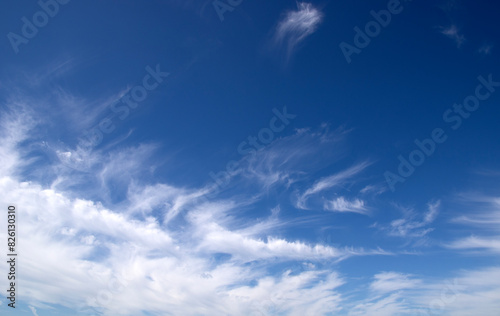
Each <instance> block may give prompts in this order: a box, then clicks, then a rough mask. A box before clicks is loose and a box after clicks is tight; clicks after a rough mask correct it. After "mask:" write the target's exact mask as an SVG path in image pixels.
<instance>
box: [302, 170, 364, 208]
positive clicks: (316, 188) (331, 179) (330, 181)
mask: <svg viewBox="0 0 500 316" xmlns="http://www.w3.org/2000/svg"><path fill="white" fill-rule="evenodd" d="M370 164H371V163H370V162H368V161H365V162H361V163H359V164H357V165H354V166H352V167H350V168H348V169H346V170H344V171H341V172H339V173H336V174H334V175H331V176H328V177H325V178H323V179H320V180H319V181H317V182H316V183H314V185H313V186H312V187H310V188H309V189H307V190H306V191H305V192H304V193H303V194H301V195H300V196H299V198H298V199H297V203H296V207H297V208H300V209H307V206H306V202H307V199H308V198H309V197H310V196H311V195H314V194H317V193H319V192H322V191H325V190H327V189H330V188H332V187H335V186H339V185H342V184H343V183H344V182H346V181H348V180H350V179H351V178H352V177H354V176H355V175H357V174H358V173H360V172H361V171H363V170H364V169H366V168H367V167H368V166H369V165H370Z"/></svg>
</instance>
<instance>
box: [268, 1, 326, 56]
mask: <svg viewBox="0 0 500 316" xmlns="http://www.w3.org/2000/svg"><path fill="white" fill-rule="evenodd" d="M322 18H323V14H322V13H321V11H319V10H318V9H316V8H315V7H313V5H312V4H311V3H305V2H297V11H289V12H287V13H286V14H285V16H284V17H283V19H282V20H281V21H280V22H279V23H278V25H277V26H276V29H275V30H274V37H273V40H274V43H275V45H277V46H283V45H284V46H285V49H286V54H287V59H289V58H290V56H291V54H292V53H293V51H294V49H295V48H296V46H297V45H298V44H299V43H300V42H302V41H303V40H304V39H305V38H306V37H307V36H309V35H311V34H312V33H314V32H315V31H316V29H317V28H318V25H319V24H320V23H321V20H322Z"/></svg>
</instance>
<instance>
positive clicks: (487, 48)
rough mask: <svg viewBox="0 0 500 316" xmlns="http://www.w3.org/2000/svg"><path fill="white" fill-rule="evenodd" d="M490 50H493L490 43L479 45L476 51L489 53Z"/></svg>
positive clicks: (483, 53) (484, 53) (482, 53)
mask: <svg viewBox="0 0 500 316" xmlns="http://www.w3.org/2000/svg"><path fill="white" fill-rule="evenodd" d="M492 50H493V45H491V44H484V45H482V46H481V47H479V49H478V50H477V51H478V53H480V54H481V55H490V54H491V51H492Z"/></svg>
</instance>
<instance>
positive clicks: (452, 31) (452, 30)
mask: <svg viewBox="0 0 500 316" xmlns="http://www.w3.org/2000/svg"><path fill="white" fill-rule="evenodd" d="M440 32H441V34H443V35H444V36H446V37H448V38H450V39H452V40H453V41H454V42H455V43H456V45H457V47H458V48H460V47H461V46H462V45H463V44H464V43H465V36H464V35H463V34H461V33H460V30H459V29H458V27H457V26H456V25H455V24H452V25H450V26H448V27H442V28H441V31H440Z"/></svg>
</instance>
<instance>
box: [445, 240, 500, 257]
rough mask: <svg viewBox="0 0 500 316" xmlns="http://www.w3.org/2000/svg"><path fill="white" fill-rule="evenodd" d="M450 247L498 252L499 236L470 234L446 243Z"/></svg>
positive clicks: (499, 251)
mask: <svg viewBox="0 0 500 316" xmlns="http://www.w3.org/2000/svg"><path fill="white" fill-rule="evenodd" d="M446 246H447V247H448V248H451V249H461V250H481V251H485V250H486V251H489V252H493V253H496V254H500V236H495V237H489V238H488V237H476V236H470V237H467V238H463V239H458V240H456V241H453V242H452V243H450V244H447V245H446Z"/></svg>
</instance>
